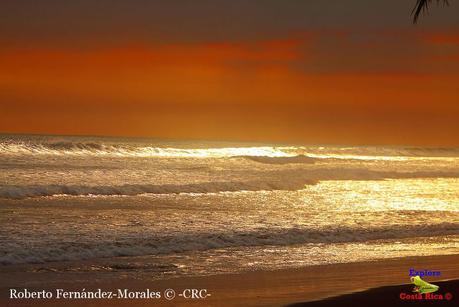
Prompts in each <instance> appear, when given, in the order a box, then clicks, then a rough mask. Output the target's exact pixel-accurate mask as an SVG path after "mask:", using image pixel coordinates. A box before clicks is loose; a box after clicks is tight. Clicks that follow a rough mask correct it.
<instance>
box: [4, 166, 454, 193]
mask: <svg viewBox="0 0 459 307" xmlns="http://www.w3.org/2000/svg"><path fill="white" fill-rule="evenodd" d="M246 177H252V178H253V177H256V178H263V179H260V180H251V181H212V182H201V183H188V184H156V185H155V184H124V185H105V186H104V185H64V184H50V185H0V198H6V199H24V198H29V197H46V196H56V195H71V196H89V195H96V196H97V195H99V196H135V195H142V194H179V193H199V194H205V193H218V192H239V191H276V190H278V191H296V190H301V189H304V187H305V185H311V184H316V183H317V182H319V181H325V180H383V179H410V178H459V171H451V172H441V171H415V172H396V171H372V170H368V169H362V168H357V169H341V168H324V169H317V170H310V171H304V170H279V171H270V172H248V173H247V176H246Z"/></svg>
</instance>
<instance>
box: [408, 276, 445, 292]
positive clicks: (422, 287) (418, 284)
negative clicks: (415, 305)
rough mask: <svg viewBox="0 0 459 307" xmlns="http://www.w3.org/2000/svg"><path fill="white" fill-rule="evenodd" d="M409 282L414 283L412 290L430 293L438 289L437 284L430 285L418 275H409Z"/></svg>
mask: <svg viewBox="0 0 459 307" xmlns="http://www.w3.org/2000/svg"><path fill="white" fill-rule="evenodd" d="M411 282H412V283H413V284H414V289H413V292H419V293H432V292H436V291H438V289H439V287H438V286H436V285H432V284H430V283H428V282H427V281H425V280H422V279H421V277H419V276H415V277H411Z"/></svg>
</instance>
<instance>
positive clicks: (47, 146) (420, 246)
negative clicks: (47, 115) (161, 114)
mask: <svg viewBox="0 0 459 307" xmlns="http://www.w3.org/2000/svg"><path fill="white" fill-rule="evenodd" d="M0 170H1V171H0V268H1V267H3V268H4V269H5V268H8V267H12V266H27V265H39V266H40V267H41V268H43V269H46V268H50V267H53V266H56V268H55V269H56V270H73V271H78V270H82V271H84V270H92V271H95V272H106V271H122V272H131V271H135V274H142V273H145V274H149V276H151V278H153V279H154V278H164V277H168V276H182V275H183V276H185V275H208V274H220V273H233V272H241V271H248V270H272V269H280V268H296V267H303V266H311V265H317V264H333V263H344V262H357V261H377V260H380V259H387V258H397V257H408V256H421V255H440V254H441V255H443V254H457V253H459V148H421V147H400V146H399V147H377V146H360V147H355V146H297V145H295V146H294V145H275V144H250V143H231V142H199V141H186V142H185V141H183V142H180V141H164V140H157V139H129V138H112V137H70V136H37V135H34V136H31V135H1V136H0ZM60 263H65V264H66V265H65V266H59V264H60Z"/></svg>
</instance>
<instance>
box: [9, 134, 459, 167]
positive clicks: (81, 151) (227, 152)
mask: <svg viewBox="0 0 459 307" xmlns="http://www.w3.org/2000/svg"><path fill="white" fill-rule="evenodd" d="M188 145H190V146H192V144H188ZM227 145H228V144H227ZM1 154H6V155H24V154H35V155H77V156H78V155H83V156H87V155H97V156H121V157H123V156H126V157H129V156H134V157H170V158H174V157H177V158H187V157H188V158H209V157H210V158H222V157H241V158H246V159H248V160H251V161H255V162H259V163H269V164H287V163H313V161H314V159H330V158H331V159H360V160H374V159H378V160H381V159H382V160H384V159H386V160H404V157H412V158H421V157H424V158H425V157H431V158H439V157H444V158H445V157H450V158H455V157H459V148H417V147H363V146H362V147H358V146H357V147H344V146H342V147H336V146H325V147H324V146H243V147H240V146H235V147H216V148H208V147H207V148H175V147H164V144H162V145H160V146H154V145H153V144H152V143H146V142H139V143H135V142H131V141H129V142H119V141H118V142H109V141H107V140H105V139H100V140H99V139H95V140H93V141H89V140H88V141H57V140H51V141H50V140H44V141H43V140H35V139H31V140H9V139H5V138H3V139H2V138H0V155H1ZM269 158H276V159H269Z"/></svg>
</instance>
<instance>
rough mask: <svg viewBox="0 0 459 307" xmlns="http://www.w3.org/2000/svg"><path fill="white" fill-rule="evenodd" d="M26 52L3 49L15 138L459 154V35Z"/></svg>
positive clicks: (283, 37)
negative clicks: (421, 149) (400, 148)
mask: <svg viewBox="0 0 459 307" xmlns="http://www.w3.org/2000/svg"><path fill="white" fill-rule="evenodd" d="M407 23H409V20H407ZM410 26H411V25H410ZM0 38H1V37H0ZM223 38H224V37H223ZM23 40H24V41H26V42H28V43H27V44H24V41H19V43H18V42H14V43H11V42H10V43H8V44H4V47H3V48H1V49H0V67H1V68H0V102H1V106H2V111H1V113H0V131H2V132H10V133H53V134H90V135H126V136H153V137H167V138H181V139H186V138H199V139H216V140H244V141H251V140H252V141H274V142H301V143H339V144H347V143H354V144H406V145H417V144H419V145H431V146H459V138H458V137H457V135H459V124H458V122H459V106H458V102H459V89H458V84H459V82H458V81H459V31H456V30H455V28H452V29H448V30H444V29H435V28H432V29H426V28H423V29H420V30H418V29H415V30H413V29H408V30H407V29H390V30H388V29H384V28H380V29H374V30H355V29H339V28H335V29H332V30H328V29H327V30H325V29H324V30H322V29H320V28H319V29H309V30H308V29H303V30H302V31H299V30H289V31H284V32H283V33H280V34H277V33H273V34H271V35H268V37H266V35H265V37H262V36H260V37H259V38H247V37H240V38H231V39H220V40H217V39H204V40H198V41H195V42H193V41H191V42H190V41H185V40H180V39H179V40H172V41H167V40H161V39H159V40H153V41H146V40H144V39H130V40H124V41H121V40H120V41H116V40H115V41H114V42H112V43H110V44H108V43H104V42H102V40H101V41H97V40H91V43H90V44H85V45H84V46H73V45H72V44H70V45H68V43H65V44H64V43H62V44H60V43H56V39H54V41H53V42H54V43H49V42H48V41H40V40H37V39H36V38H34V39H31V38H29V41H27V40H25V39H23ZM57 41H58V40H57Z"/></svg>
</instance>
